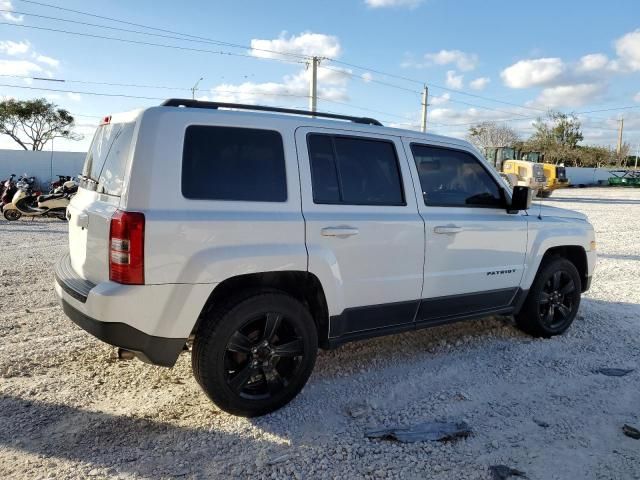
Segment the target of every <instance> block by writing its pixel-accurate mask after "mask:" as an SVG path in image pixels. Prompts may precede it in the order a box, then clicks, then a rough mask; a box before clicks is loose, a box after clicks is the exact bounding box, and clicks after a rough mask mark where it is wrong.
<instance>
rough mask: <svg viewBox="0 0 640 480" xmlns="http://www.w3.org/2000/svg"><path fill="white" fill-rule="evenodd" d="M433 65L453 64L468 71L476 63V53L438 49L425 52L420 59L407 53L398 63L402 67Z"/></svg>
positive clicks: (474, 66)
mask: <svg viewBox="0 0 640 480" xmlns="http://www.w3.org/2000/svg"><path fill="white" fill-rule="evenodd" d="M434 65H455V67H456V68H457V69H458V70H461V71H463V72H468V71H470V70H473V69H474V68H476V66H477V65H478V55H476V54H475V53H465V52H462V51H460V50H440V51H439V52H435V53H425V54H424V55H423V57H422V59H421V60H415V58H414V57H413V55H412V54H410V53H407V54H405V60H404V61H403V62H402V63H401V64H400V66H401V67H402V68H427V67H433V66H434Z"/></svg>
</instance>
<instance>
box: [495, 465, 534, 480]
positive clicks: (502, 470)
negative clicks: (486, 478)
mask: <svg viewBox="0 0 640 480" xmlns="http://www.w3.org/2000/svg"><path fill="white" fill-rule="evenodd" d="M489 471H490V472H491V475H492V479H493V480H508V479H509V478H512V477H521V478H527V476H526V475H525V473H524V472H522V471H520V470H516V469H515V468H511V467H507V466H506V465H491V466H490V467H489Z"/></svg>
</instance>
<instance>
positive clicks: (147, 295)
mask: <svg viewBox="0 0 640 480" xmlns="http://www.w3.org/2000/svg"><path fill="white" fill-rule="evenodd" d="M55 278H56V281H55V290H56V293H57V295H58V297H59V299H60V302H61V304H62V307H63V309H64V311H65V313H66V314H67V316H69V318H71V320H73V321H74V322H75V323H76V324H78V325H79V326H80V327H82V328H83V329H84V330H86V331H88V332H89V333H91V334H92V335H94V336H96V337H97V338H99V339H100V340H102V341H104V342H106V343H109V344H111V345H114V346H116V347H121V348H124V349H126V350H131V351H133V352H135V353H137V354H138V357H139V358H140V359H142V360H145V361H147V362H150V363H154V364H157V365H163V366H172V365H173V364H174V363H175V361H176V359H177V358H178V355H179V354H180V351H181V350H182V348H183V347H184V345H185V343H186V341H187V338H188V337H189V335H190V334H191V332H192V330H193V328H194V325H195V324H196V321H197V319H198V317H199V315H200V313H201V311H202V308H203V306H204V304H205V303H206V301H207V299H208V297H209V295H210V294H211V291H212V290H213V287H214V285H208V284H162V285H121V284H119V283H115V282H110V281H105V282H100V283H97V284H96V283H92V282H90V281H88V280H86V279H83V278H81V277H80V276H79V275H78V274H77V273H76V272H75V271H74V269H73V268H72V266H71V261H70V258H69V256H68V255H65V256H64V257H63V258H61V259H60V260H59V262H58V263H57V264H56V266H55Z"/></svg>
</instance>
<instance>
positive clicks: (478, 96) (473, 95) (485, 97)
mask: <svg viewBox="0 0 640 480" xmlns="http://www.w3.org/2000/svg"><path fill="white" fill-rule="evenodd" d="M327 60H329V61H330V62H334V63H338V64H342V65H346V66H348V67H352V68H357V69H359V70H363V71H365V72H373V73H377V74H379V75H385V76H387V77H390V78H396V79H398V80H404V81H407V82H411V83H416V84H418V85H424V84H425V83H426V84H427V85H428V86H429V87H433V88H437V89H440V90H445V91H447V92H452V93H457V94H460V95H467V96H469V97H474V98H480V99H483V100H487V101H490V102H496V103H502V104H504V105H510V106H512V107H518V108H524V109H527V110H537V111H540V112H546V110H544V109H540V108H534V107H526V106H524V105H519V104H517V103H512V102H507V101H504V100H498V99H496V98H491V97H487V96H484V95H478V94H475V93H469V92H466V91H464V90H458V89H455V88H449V87H444V86H442V85H438V84H435V83H433V82H424V81H420V80H417V79H415V78H410V77H406V76H403V75H397V74H394V73H389V72H383V71H382V70H376V69H373V68H369V67H365V66H362V65H356V64H354V63H349V62H344V61H342V60H336V59H334V58H327ZM371 81H374V80H373V79H371Z"/></svg>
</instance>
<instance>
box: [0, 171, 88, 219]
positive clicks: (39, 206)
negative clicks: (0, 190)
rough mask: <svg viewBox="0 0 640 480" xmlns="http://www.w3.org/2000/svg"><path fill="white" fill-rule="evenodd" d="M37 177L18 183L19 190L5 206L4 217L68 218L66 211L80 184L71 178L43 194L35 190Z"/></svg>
mask: <svg viewBox="0 0 640 480" xmlns="http://www.w3.org/2000/svg"><path fill="white" fill-rule="evenodd" d="M34 181H35V179H34V178H33V177H29V178H23V179H21V181H19V182H18V183H17V188H18V190H17V191H16V193H15V194H14V196H13V198H12V199H11V203H9V204H7V205H5V206H4V209H3V211H2V213H3V215H4V218H5V219H7V220H9V221H15V220H18V219H19V218H20V217H22V216H27V217H53V218H58V219H60V220H66V211H67V206H68V205H69V202H70V201H71V197H72V196H73V195H75V193H76V192H77V191H78V184H77V183H76V182H75V181H74V180H69V181H67V182H65V183H64V184H63V185H61V186H59V187H57V188H56V189H55V190H54V191H53V193H49V194H46V195H41V193H40V192H36V191H34V190H33V184H34Z"/></svg>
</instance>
